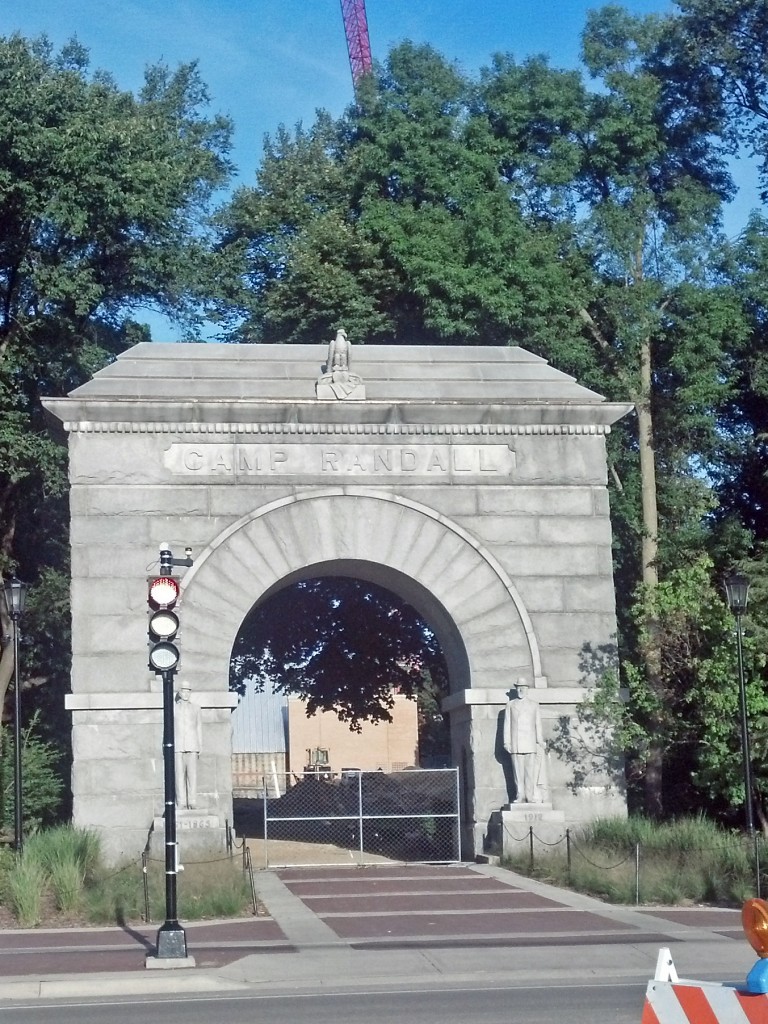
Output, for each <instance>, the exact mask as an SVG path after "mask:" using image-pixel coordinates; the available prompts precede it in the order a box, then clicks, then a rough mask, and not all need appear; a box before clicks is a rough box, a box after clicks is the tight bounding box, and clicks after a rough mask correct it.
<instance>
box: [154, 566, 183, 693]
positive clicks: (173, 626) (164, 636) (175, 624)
mask: <svg viewBox="0 0 768 1024" xmlns="http://www.w3.org/2000/svg"><path fill="white" fill-rule="evenodd" d="M178 599H179V583H178V580H176V579H174V577H173V576H153V577H151V578H150V580H149V595H148V597H147V603H148V605H149V667H150V668H151V669H152V670H153V671H154V672H158V673H161V672H173V671H174V669H175V668H176V666H177V665H178V664H179V657H180V655H179V649H178V647H177V646H176V644H175V643H173V640H174V638H175V637H176V634H177V633H178V631H179V617H178V615H177V614H176V612H175V611H174V610H173V609H174V606H175V605H176V602H177V601H178Z"/></svg>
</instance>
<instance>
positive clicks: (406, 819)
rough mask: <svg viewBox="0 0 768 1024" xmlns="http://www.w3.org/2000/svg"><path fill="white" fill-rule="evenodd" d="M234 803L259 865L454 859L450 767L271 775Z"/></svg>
mask: <svg viewBox="0 0 768 1024" xmlns="http://www.w3.org/2000/svg"><path fill="white" fill-rule="evenodd" d="M244 804H247V805H249V806H248V807H244V806H243V805H244ZM237 808H238V812H239V814H238V817H239V818H240V821H239V822H238V821H237V820H236V825H237V827H238V832H239V834H241V835H244V836H247V838H248V840H249V845H250V846H251V847H252V848H253V849H254V860H255V861H256V862H258V861H259V860H261V863H262V864H263V866H264V867H295V866H298V865H306V866H312V865H316V866H319V865H325V864H339V863H353V864H374V863H381V862H382V861H383V860H393V861H399V862H411V863H418V862H421V863H425V862H426V863H433V864H435V863H455V862H457V861H459V860H460V859H461V854H460V827H459V826H460V822H459V787H458V770H457V769H456V768H436V769H418V768H409V769H407V770H405V771H400V772H380V771H376V772H364V771H358V770H356V769H355V770H351V769H350V770H346V771H343V772H339V773H337V772H325V771H317V772H286V773H279V774H276V773H274V772H273V773H270V775H269V776H268V777H265V778H264V780H263V785H262V789H261V793H260V795H259V796H258V797H252V798H250V799H248V800H240V801H237ZM246 811H247V812H248V813H247V817H246V814H245V812H246ZM259 847H263V849H261V850H260V849H259Z"/></svg>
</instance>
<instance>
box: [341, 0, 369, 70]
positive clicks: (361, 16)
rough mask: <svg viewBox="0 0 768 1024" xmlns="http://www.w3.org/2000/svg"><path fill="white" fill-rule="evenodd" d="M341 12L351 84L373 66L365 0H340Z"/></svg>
mask: <svg viewBox="0 0 768 1024" xmlns="http://www.w3.org/2000/svg"><path fill="white" fill-rule="evenodd" d="M341 14H342V17H343V18H344V31H345V32H346V35H347V50H348V51H349V66H350V67H351V68H352V84H353V85H354V86H355V88H357V83H358V82H359V81H360V79H361V78H362V77H363V75H367V74H368V72H369V71H370V70H371V68H372V67H373V62H372V61H371V40H370V39H369V37H368V19H367V18H366V16H365V0H341Z"/></svg>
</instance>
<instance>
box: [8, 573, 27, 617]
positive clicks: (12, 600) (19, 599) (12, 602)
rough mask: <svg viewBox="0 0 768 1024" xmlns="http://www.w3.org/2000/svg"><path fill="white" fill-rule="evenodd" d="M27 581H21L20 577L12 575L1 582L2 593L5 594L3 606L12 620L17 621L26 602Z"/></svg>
mask: <svg viewBox="0 0 768 1024" xmlns="http://www.w3.org/2000/svg"><path fill="white" fill-rule="evenodd" d="M28 588H29V584H28V583H22V581H21V580H20V579H17V578H16V577H15V576H13V577H12V578H11V579H9V580H5V582H4V583H3V594H4V596H5V607H6V608H7V609H8V614H9V615H10V617H11V620H12V621H13V622H18V621H19V619H20V618H21V616H22V615H23V614H24V606H25V605H26V603H27V590H28Z"/></svg>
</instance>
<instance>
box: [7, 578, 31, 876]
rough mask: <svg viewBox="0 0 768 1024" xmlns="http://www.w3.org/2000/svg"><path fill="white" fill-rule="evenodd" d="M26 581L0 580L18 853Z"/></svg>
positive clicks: (21, 841)
mask: <svg viewBox="0 0 768 1024" xmlns="http://www.w3.org/2000/svg"><path fill="white" fill-rule="evenodd" d="M28 587H29V584H27V583H22V582H21V580H19V579H17V578H16V577H15V576H14V577H13V579H10V580H6V581H5V582H4V583H3V595H4V596H5V606H6V608H7V609H8V615H9V616H10V618H11V622H13V686H14V715H13V742H14V751H13V753H14V766H13V790H14V827H13V845H14V848H15V850H16V853H17V854H18V855H19V856H20V855H21V851H22V849H23V846H24V835H23V830H22V824H21V797H22V785H21V685H20V682H19V620H20V619H21V616H22V615H23V614H24V606H25V604H26V603H27V589H28Z"/></svg>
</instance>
